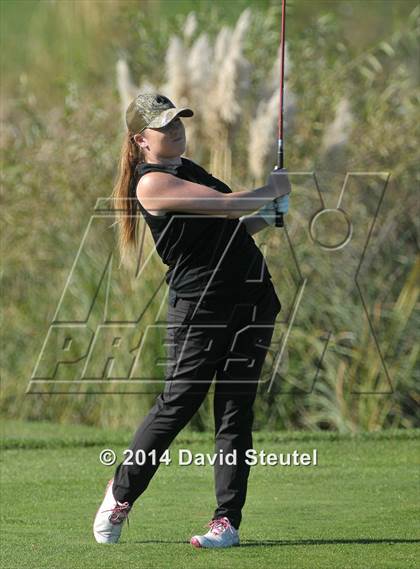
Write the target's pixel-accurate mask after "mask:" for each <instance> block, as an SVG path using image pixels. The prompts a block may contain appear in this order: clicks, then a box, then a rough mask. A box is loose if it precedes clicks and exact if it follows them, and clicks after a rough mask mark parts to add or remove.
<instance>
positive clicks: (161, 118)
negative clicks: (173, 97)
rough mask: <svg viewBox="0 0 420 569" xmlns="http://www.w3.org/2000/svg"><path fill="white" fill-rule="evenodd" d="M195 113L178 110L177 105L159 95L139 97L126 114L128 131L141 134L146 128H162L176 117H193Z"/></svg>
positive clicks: (141, 95)
mask: <svg viewBox="0 0 420 569" xmlns="http://www.w3.org/2000/svg"><path fill="white" fill-rule="evenodd" d="M193 115H194V113H193V111H192V110H191V109H189V108H187V107H181V108H178V109H177V108H176V107H175V105H174V104H173V103H172V101H170V100H169V99H168V97H165V96H164V95H159V94H158V93H155V94H152V93H144V94H140V95H137V97H136V98H135V99H134V100H133V101H131V103H130V104H129V106H128V108H127V111H126V113H125V122H126V124H127V128H128V130H129V131H130V132H131V133H133V134H136V133H139V132H141V131H142V130H144V129H145V128H161V127H163V126H165V125H167V124H168V123H170V122H171V120H173V119H174V118H176V117H192V116H193Z"/></svg>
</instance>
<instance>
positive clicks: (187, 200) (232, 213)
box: [137, 172, 277, 219]
mask: <svg viewBox="0 0 420 569" xmlns="http://www.w3.org/2000/svg"><path fill="white" fill-rule="evenodd" d="M137 197H138V199H139V200H140V202H141V203H143V205H144V207H145V208H146V209H147V208H148V207H149V208H150V209H162V210H167V211H183V212H192V213H200V214H207V215H218V216H223V217H228V218H231V219H239V218H240V217H242V216H243V215H247V214H250V213H252V212H253V211H255V210H258V209H260V208H261V207H263V206H264V205H265V204H266V203H268V202H270V201H272V200H274V199H275V198H276V197H277V193H276V189H275V188H274V187H272V186H263V187H262V188H257V189H255V190H247V191H241V192H232V193H230V194H224V193H221V192H218V191H217V190H214V189H213V188H209V187H208V186H203V185H201V184H196V183H194V182H189V181H186V180H183V179H180V178H177V177H175V176H172V175H171V174H166V173H163V172H151V173H149V174H147V176H143V177H142V178H141V179H140V182H139V185H138V187H137Z"/></svg>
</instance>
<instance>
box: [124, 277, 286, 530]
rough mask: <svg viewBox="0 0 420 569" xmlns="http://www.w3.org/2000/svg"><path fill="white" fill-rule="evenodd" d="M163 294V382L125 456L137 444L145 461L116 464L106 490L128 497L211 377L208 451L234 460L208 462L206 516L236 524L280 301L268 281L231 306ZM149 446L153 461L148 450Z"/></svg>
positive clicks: (148, 475)
mask: <svg viewBox="0 0 420 569" xmlns="http://www.w3.org/2000/svg"><path fill="white" fill-rule="evenodd" d="M170 293H171V294H170V297H169V306H168V327H167V335H166V346H167V350H168V365H167V368H166V375H165V386H164V389H163V392H162V393H160V395H158V396H157V398H156V402H155V404H154V406H153V407H152V409H151V410H150V411H149V413H148V415H147V416H146V417H145V419H144V420H143V422H142V423H141V424H140V426H139V427H138V429H137V431H136V433H135V435H134V439H133V442H132V444H131V446H130V449H131V450H132V451H133V453H134V455H133V456H135V453H136V451H137V450H139V449H143V450H144V456H145V458H146V460H145V462H144V464H142V465H137V464H133V465H130V466H129V465H123V464H122V463H121V464H119V465H118V466H117V468H116V472H115V476H114V483H113V494H114V497H115V499H116V500H118V501H120V502H125V501H128V502H129V503H130V504H132V503H133V502H134V501H135V500H136V499H137V498H138V497H139V496H140V495H141V494H142V493H143V492H144V491H145V490H146V488H147V486H148V484H149V482H150V480H151V479H152V477H153V475H154V474H155V472H156V470H157V469H158V467H159V464H160V462H159V460H158V459H159V457H161V456H162V454H163V453H164V451H165V450H166V449H167V448H168V447H169V446H170V444H171V442H172V441H173V439H174V438H175V437H176V435H177V434H178V433H179V432H180V431H181V429H183V428H184V427H185V425H186V424H187V423H188V422H189V421H190V419H191V418H192V417H193V415H194V414H195V413H196V411H197V410H198V408H199V407H200V405H201V404H202V402H203V401H204V399H205V397H206V395H207V393H208V391H209V388H210V385H211V383H212V381H213V378H214V376H216V382H215V386H214V399H213V405H214V420H215V452H216V453H219V452H222V453H223V455H224V456H225V455H226V454H227V453H231V452H232V451H233V450H234V449H236V454H237V461H236V464H235V465H226V464H218V461H216V464H215V465H214V476H215V490H216V500H217V507H216V509H215V512H214V515H213V519H215V518H220V517H223V516H226V517H228V518H229V520H230V522H231V523H232V525H233V526H234V527H236V528H239V525H240V523H241V518H242V514H241V511H242V508H243V506H244V504H245V499H246V492H247V483H248V475H249V470H250V466H249V465H247V464H246V462H245V460H244V459H245V451H246V450H247V449H249V448H252V425H253V419H254V414H253V404H254V400H255V396H256V392H257V387H258V380H259V377H260V374H261V368H262V366H263V363H264V359H265V356H266V353H267V350H268V348H269V347H270V343H271V338H272V335H273V330H274V323H275V319H276V316H277V314H278V313H279V312H280V310H281V304H280V301H279V300H278V298H277V295H276V293H275V290H274V288H273V286H272V285H271V283H270V286H268V287H267V288H264V289H262V294H261V295H259V296H260V297H259V298H257V299H254V300H252V301H251V300H248V301H239V300H238V301H237V303H236V305H235V303H234V302H232V303H231V304H226V303H225V304H224V305H223V306H221V305H220V303H217V304H215V302H214V301H209V300H207V301H201V302H200V303H197V301H188V300H185V299H181V298H179V297H177V296H176V294H175V293H173V291H170ZM152 450H155V451H156V458H157V460H156V459H155V460H153V459H152V458H151V457H149V454H148V453H150V451H152ZM132 462H133V463H135V461H134V460H133V461H132ZM154 463H156V464H154Z"/></svg>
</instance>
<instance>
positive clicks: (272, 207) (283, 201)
mask: <svg viewBox="0 0 420 569" xmlns="http://www.w3.org/2000/svg"><path fill="white" fill-rule="evenodd" d="M288 211H289V194H286V195H285V196H281V198H276V199H275V200H273V201H271V202H268V203H267V204H265V206H264V207H262V208H261V209H259V210H258V215H260V216H261V217H262V218H263V219H264V221H265V222H266V223H267V224H268V225H275V224H276V213H283V214H285V213H287V212H288Z"/></svg>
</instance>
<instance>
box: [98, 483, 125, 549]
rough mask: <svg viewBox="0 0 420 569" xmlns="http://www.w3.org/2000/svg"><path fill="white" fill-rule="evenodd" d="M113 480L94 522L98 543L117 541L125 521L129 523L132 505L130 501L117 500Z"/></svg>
mask: <svg viewBox="0 0 420 569" xmlns="http://www.w3.org/2000/svg"><path fill="white" fill-rule="evenodd" d="M113 482H114V479H111V480H110V481H109V482H108V484H107V487H106V492H105V497H104V500H103V502H102V504H101V505H100V507H99V509H98V511H97V512H96V516H95V521H94V522H93V535H94V536H95V539H96V541H97V542H98V543H117V541H118V540H119V539H120V535H121V531H122V526H123V524H124V521H125V520H127V524H128V512H129V511H130V509H131V506H130V504H129V503H128V502H117V500H116V499H115V498H114V495H113V494H112V484H113Z"/></svg>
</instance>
